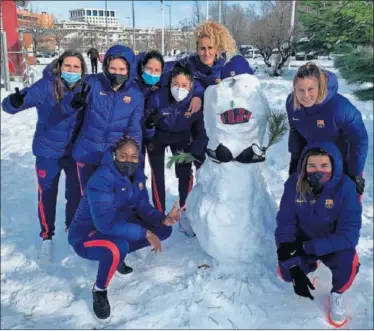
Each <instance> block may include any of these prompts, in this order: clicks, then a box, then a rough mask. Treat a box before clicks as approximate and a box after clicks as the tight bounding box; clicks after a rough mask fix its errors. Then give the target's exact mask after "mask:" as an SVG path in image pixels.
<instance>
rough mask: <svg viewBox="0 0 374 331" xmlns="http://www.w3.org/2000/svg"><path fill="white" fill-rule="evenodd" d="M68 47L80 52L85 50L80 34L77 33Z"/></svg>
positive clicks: (68, 43) (70, 40) (67, 44)
mask: <svg viewBox="0 0 374 331" xmlns="http://www.w3.org/2000/svg"><path fill="white" fill-rule="evenodd" d="M66 46H67V48H68V49H75V50H78V51H83V50H84V42H83V40H82V36H81V34H80V33H79V32H75V33H74V34H73V35H72V36H71V37H70V38H69V39H68V41H67V43H66Z"/></svg>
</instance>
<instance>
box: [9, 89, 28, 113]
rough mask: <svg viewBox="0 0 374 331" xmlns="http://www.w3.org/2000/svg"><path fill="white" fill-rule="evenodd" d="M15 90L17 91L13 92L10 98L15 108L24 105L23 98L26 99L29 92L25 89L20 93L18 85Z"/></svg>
mask: <svg viewBox="0 0 374 331" xmlns="http://www.w3.org/2000/svg"><path fill="white" fill-rule="evenodd" d="M15 90H16V93H13V94H11V95H10V96H9V100H10V103H11V105H12V106H13V107H14V108H19V107H21V106H22V105H23V100H24V99H25V96H26V94H27V92H26V91H25V92H24V93H23V94H21V93H19V88H18V87H16V88H15Z"/></svg>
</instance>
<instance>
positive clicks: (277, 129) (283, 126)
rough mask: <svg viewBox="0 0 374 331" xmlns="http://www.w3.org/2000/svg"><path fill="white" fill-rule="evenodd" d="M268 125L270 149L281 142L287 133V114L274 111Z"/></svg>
mask: <svg viewBox="0 0 374 331" xmlns="http://www.w3.org/2000/svg"><path fill="white" fill-rule="evenodd" d="M268 125H269V131H268V137H269V145H268V148H269V147H270V146H271V145H274V144H276V143H278V142H279V141H280V140H281V138H282V137H283V136H284V135H285V134H286V133H287V131H288V120H287V114H286V113H285V112H282V111H276V110H273V111H272V112H271V114H270V118H269V122H268Z"/></svg>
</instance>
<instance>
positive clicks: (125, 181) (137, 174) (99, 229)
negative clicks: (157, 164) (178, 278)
mask: <svg viewBox="0 0 374 331" xmlns="http://www.w3.org/2000/svg"><path fill="white" fill-rule="evenodd" d="M138 163H139V146H138V144H137V143H136V142H135V141H134V140H132V139H128V138H124V139H120V140H119V141H118V142H117V143H116V145H115V146H114V148H110V149H108V151H106V152H105V154H104V157H103V159H102V165H101V166H100V167H99V168H98V169H97V171H96V172H95V173H94V174H93V175H92V177H91V178H90V180H89V182H88V184H87V188H86V190H85V192H84V195H83V197H82V199H81V201H80V204H79V207H78V210H77V213H76V214H75V217H74V219H73V222H72V224H71V226H70V228H69V236H68V240H69V244H70V245H71V246H72V247H73V248H74V250H75V252H76V253H77V254H78V255H79V256H81V257H82V258H84V259H88V260H93V261H99V269H98V273H97V277H96V283H95V285H94V287H93V289H92V297H93V310H94V313H95V315H96V316H97V317H98V318H100V319H107V318H108V317H109V316H110V304H109V301H108V297H107V287H108V286H109V283H110V281H111V279H112V277H113V275H114V272H115V271H116V270H117V274H118V275H119V276H121V275H126V274H128V273H131V272H132V270H133V269H132V268H131V267H129V266H127V265H126V264H125V262H124V260H125V257H126V254H128V253H131V252H133V251H136V250H139V249H141V248H143V247H146V246H149V245H152V247H153V249H152V250H153V251H155V252H161V242H160V240H165V239H166V238H168V237H169V236H170V234H171V232H172V228H171V226H172V225H173V224H175V223H176V222H177V220H178V219H179V214H180V212H181V211H182V209H178V208H177V204H175V205H174V206H173V209H172V210H171V211H170V213H169V214H167V215H165V214H164V213H163V212H159V211H158V210H157V209H155V208H154V207H153V206H152V205H151V204H150V203H149V198H148V193H147V189H146V183H145V179H146V178H145V175H144V172H143V170H142V168H141V167H138Z"/></svg>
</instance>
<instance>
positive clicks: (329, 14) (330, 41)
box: [299, 0, 374, 101]
mask: <svg viewBox="0 0 374 331" xmlns="http://www.w3.org/2000/svg"><path fill="white" fill-rule="evenodd" d="M299 11H300V20H301V21H302V23H303V26H304V27H305V32H306V36H307V37H308V38H309V40H310V44H309V47H311V48H312V49H314V50H319V51H321V50H324V51H328V52H336V53H338V54H339V55H338V56H336V58H335V66H336V68H337V69H339V71H340V73H341V75H342V76H343V78H344V79H346V80H347V82H348V83H350V84H359V85H364V86H363V87H362V86H361V87H360V88H359V89H358V90H357V91H356V92H355V95H356V97H357V98H358V99H360V100H363V101H367V100H373V98H374V97H373V78H374V77H373V76H374V73H373V72H374V68H373V66H374V64H373V1H364V0H361V1H350V0H339V1H320V0H302V1H301V6H300V10H299ZM365 85H366V86H365Z"/></svg>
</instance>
